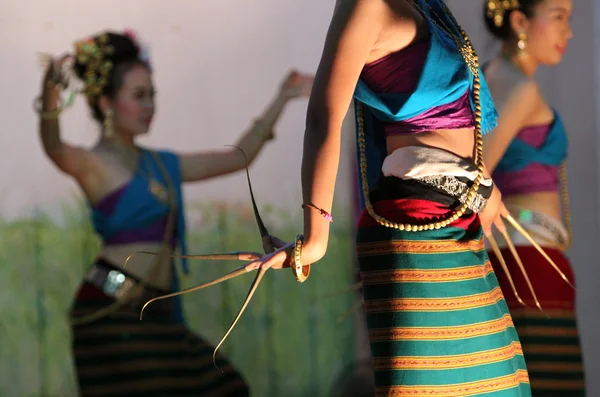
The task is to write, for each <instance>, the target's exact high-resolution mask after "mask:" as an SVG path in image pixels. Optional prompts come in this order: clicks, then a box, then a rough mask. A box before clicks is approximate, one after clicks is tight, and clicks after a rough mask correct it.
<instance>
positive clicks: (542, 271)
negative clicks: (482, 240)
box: [484, 0, 585, 397]
mask: <svg viewBox="0 0 600 397" xmlns="http://www.w3.org/2000/svg"><path fill="white" fill-rule="evenodd" d="M504 3H506V2H502V1H494V0H486V1H485V3H484V4H485V21H486V23H487V26H488V28H489V31H490V32H491V33H492V34H493V35H494V36H495V37H497V38H499V39H500V40H502V50H501V52H500V53H499V54H498V56H497V57H496V58H494V59H493V60H492V61H490V63H489V64H488V65H486V67H485V70H484V72H485V75H486V78H487V80H488V82H489V84H490V91H491V93H492V95H493V97H494V99H495V101H496V104H497V105H498V109H499V112H500V119H499V120H500V122H499V125H498V128H496V129H495V130H494V131H493V132H492V133H490V134H489V135H488V136H486V152H485V159H486V164H487V165H488V167H489V168H490V170H493V174H492V176H493V179H494V182H495V183H496V185H497V186H498V188H499V189H500V191H501V192H502V193H503V197H504V198H505V203H506V206H507V208H508V209H509V210H510V211H511V213H513V214H514V215H515V216H516V217H517V218H518V220H519V221H520V223H521V224H522V225H523V227H525V228H526V230H528V231H529V233H530V234H532V235H533V236H535V237H536V239H537V241H538V242H539V243H540V244H541V245H542V246H543V247H544V250H545V251H546V252H547V253H548V255H549V256H550V258H551V259H552V260H553V262H554V263H555V264H556V265H557V266H558V267H559V270H560V271H561V272H562V273H563V274H564V275H566V277H567V278H568V280H569V281H570V282H571V283H572V284H574V277H573V276H574V274H573V270H572V268H571V265H570V263H569V260H568V259H567V257H566V256H565V254H564V252H565V251H566V250H567V248H568V247H569V244H570V242H571V228H570V215H569V201H568V187H567V181H566V166H565V161H566V158H567V146H568V139H567V134H566V130H565V126H564V124H563V122H562V120H561V118H560V116H559V114H558V112H557V111H556V110H555V109H552V108H551V107H550V106H549V105H548V103H547V101H546V100H545V98H544V97H543V95H542V94H541V90H540V88H539V87H538V84H537V83H536V81H535V79H534V74H535V71H536V70H537V67H538V65H555V64H557V63H559V62H560V60H561V59H562V57H563V55H564V51H565V50H566V48H567V44H568V42H569V40H570V39H571V37H572V32H571V27H570V25H569V17H570V15H571V11H572V7H573V2H572V0H519V1H513V2H509V3H508V4H504ZM561 199H562V200H561ZM561 207H562V210H563V212H564V214H561ZM509 235H512V236H513V238H512V240H514V243H515V248H516V252H517V254H518V256H519V258H520V263H519V261H517V258H515V257H514V255H513V254H512V253H511V250H510V247H507V246H506V245H504V239H503V238H498V239H497V240H498V241H499V242H501V243H502V244H501V245H500V247H499V248H500V252H501V254H502V257H504V258H505V260H506V266H507V268H508V270H509V272H510V273H512V274H513V275H515V276H514V277H513V282H514V285H515V290H516V291H517V295H516V294H515V292H514V291H513V288H512V286H511V283H510V280H509V279H508V278H507V277H506V275H505V274H504V272H503V271H502V270H500V269H501V267H502V266H501V262H500V261H499V260H498V258H496V255H494V254H490V257H491V259H492V264H493V265H494V267H495V269H496V271H497V272H498V278H499V280H500V285H501V286H502V288H503V291H504V294H505V295H506V300H507V302H508V306H509V307H510V310H511V314H512V315H513V317H514V321H515V325H516V327H517V332H518V333H519V337H520V338H521V341H522V343H523V351H524V353H525V359H526V362H527V367H528V369H529V374H530V377H531V388H532V392H533V396H534V397H537V396H556V397H560V396H564V397H567V396H568V397H582V396H585V382H584V366H583V358H582V352H581V348H580V342H579V332H578V329H577V319H576V314H575V291H574V290H573V289H572V288H571V287H570V286H569V285H568V284H567V283H566V282H565V281H564V280H563V279H562V278H561V275H560V274H559V273H558V272H556V271H555V270H554V269H552V267H551V266H550V263H549V262H548V260H547V259H546V258H544V257H543V256H542V255H540V253H539V252H538V251H537V250H536V249H535V248H534V247H532V246H531V243H530V242H529V241H527V240H526V239H523V238H522V237H521V236H520V235H519V234H518V233H517V232H516V231H515V230H513V229H512V228H509ZM520 264H522V265H523V266H524V268H525V269H526V270H527V273H528V274H529V275H530V276H531V285H532V287H533V291H534V292H535V295H533V294H532V293H531V292H530V289H529V285H528V283H527V280H526V279H524V278H523V277H522V276H521V273H520V271H519V265H520ZM519 299H521V300H522V302H523V303H525V304H527V306H528V307H524V306H523V304H522V303H521V302H519ZM537 303H539V304H540V305H541V307H542V308H543V310H544V312H540V310H539V309H538V308H536V304H537Z"/></svg>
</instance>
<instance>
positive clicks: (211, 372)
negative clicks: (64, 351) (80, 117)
mask: <svg viewBox="0 0 600 397" xmlns="http://www.w3.org/2000/svg"><path fill="white" fill-rule="evenodd" d="M146 55H147V54H146V53H145V51H143V49H142V48H141V47H140V46H139V43H138V42H137V40H135V37H134V36H133V35H132V34H131V33H130V32H125V33H124V34H121V33H114V32H102V33H100V34H98V35H96V36H94V37H89V38H87V39H84V40H82V41H80V42H78V43H76V45H75V53H74V54H73V55H71V56H69V57H64V58H61V59H59V60H56V61H55V60H49V61H50V62H48V63H49V65H48V69H47V71H46V75H45V77H44V81H43V85H42V94H41V96H40V98H39V100H38V101H37V102H36V105H37V110H38V112H39V113H40V138H41V140H42V143H43V146H44V150H45V152H46V154H47V155H48V157H49V158H50V159H51V160H52V161H53V162H54V164H55V165H56V166H57V167H58V168H59V169H60V170H62V171H63V172H65V173H66V174H68V175H69V176H71V177H73V178H74V179H75V181H76V182H77V183H78V184H79V186H80V187H81V188H82V190H83V191H84V193H85V195H86V199H87V202H88V203H89V205H90V207H91V208H90V212H91V218H92V219H91V220H92V223H93V226H94V229H95V231H96V232H97V233H98V235H99V237H100V238H101V239H102V247H101V252H100V253H99V255H98V258H97V259H96V261H95V262H94V263H93V264H92V265H91V266H90V267H89V269H88V271H87V273H86V275H85V278H84V279H83V280H82V282H81V285H80V288H79V290H78V291H77V294H76V296H75V299H74V302H73V307H72V325H73V328H72V335H73V353H74V359H75V365H76V370H77V377H78V382H79V389H80V394H81V396H83V397H93V396H100V397H117V396H127V397H134V396H144V397H152V396H156V397H175V396H186V397H192V396H206V397H209V396H213V397H243V396H248V395H250V390H249V385H248V383H247V382H246V380H245V379H244V378H243V377H242V375H241V374H240V373H239V372H238V371H237V370H236V369H235V368H234V366H233V365H231V364H230V363H229V362H228V361H227V359H226V358H225V357H223V356H218V357H217V358H216V364H217V365H218V366H219V368H220V369H221V370H222V371H223V373H221V372H220V371H219V370H217V368H214V366H213V357H212V350H213V348H212V347H211V346H210V345H209V344H208V342H206V341H205V340H203V339H202V337H200V336H199V335H196V334H195V333H193V332H192V331H191V330H190V329H189V328H188V327H187V325H186V323H185V320H184V316H183V312H182V309H183V308H182V306H181V302H180V301H179V300H168V301H163V302H160V303H158V304H156V305H153V306H151V307H150V308H149V310H148V311H147V313H146V316H145V318H144V320H143V321H140V320H139V315H140V309H141V307H142V305H143V304H144V303H146V302H147V301H148V300H149V299H152V298H155V297H157V296H159V295H165V294H167V293H169V292H171V291H173V290H178V289H179V287H178V285H177V284H178V283H177V274H178V272H177V271H176V268H175V261H174V260H172V259H171V257H170V255H171V254H172V253H173V252H174V251H175V250H177V249H178V251H179V252H180V253H181V254H183V255H185V254H186V253H187V252H186V228H185V212H184V200H183V193H182V186H183V183H184V182H197V181H201V180H205V179H209V178H213V177H217V176H219V175H224V174H228V173H231V172H234V171H236V170H240V169H243V168H244V167H245V166H246V162H245V161H244V157H243V156H240V154H239V152H238V150H237V149H228V150H223V151H199V152H195V153H183V154H178V153H173V152H170V151H162V150H151V149H147V148H143V147H140V146H139V145H138V143H137V138H138V137H139V136H140V135H143V134H146V133H147V132H148V131H149V128H150V125H151V121H152V118H153V115H154V110H155V107H154V98H155V90H154V84H153V81H152V69H151V66H150V63H149V59H148V58H147V57H146ZM68 61H71V62H72V64H73V66H72V71H73V72H74V74H76V75H77V77H78V78H79V79H80V80H81V82H80V83H83V84H82V85H83V89H82V91H83V94H85V98H86V99H87V102H88V104H89V106H90V110H91V111H92V114H93V116H94V118H95V119H96V120H97V121H98V122H99V125H100V127H101V129H102V135H101V136H100V138H99V140H98V143H97V144H96V145H95V146H94V147H93V148H90V149H84V148H81V147H77V146H73V145H70V144H69V143H67V142H64V141H63V139H62V138H61V134H60V128H59V119H58V117H59V115H60V114H61V111H62V110H63V109H64V107H63V105H64V106H67V105H68V104H69V102H65V103H63V102H62V101H60V99H61V97H62V96H61V88H66V89H68V90H71V89H72V88H73V87H78V86H79V84H74V83H75V82H74V81H69V80H68V77H69V75H70V73H68V72H69V71H70V69H71V68H69V67H68V64H69V62H68ZM311 86H312V76H303V75H301V74H299V73H296V72H292V73H290V74H289V75H288V77H287V78H286V79H285V80H284V82H283V84H282V86H281V90H280V91H279V92H278V95H277V96H276V97H275V98H274V100H273V102H272V104H271V106H269V108H268V109H267V110H266V111H265V112H264V114H263V115H262V116H261V117H260V118H259V119H257V120H256V122H255V123H254V125H253V126H252V127H251V128H249V130H248V131H247V132H246V133H244V134H243V135H242V136H241V137H240V139H239V142H238V143H237V145H238V146H239V148H240V149H241V150H243V152H244V153H246V154H247V156H248V158H247V159H248V161H252V160H254V159H255V158H256V156H257V155H258V153H259V152H260V151H261V149H262V148H263V147H264V146H265V144H266V142H267V141H269V140H271V139H272V138H273V137H274V136H273V127H274V125H275V123H276V122H277V120H278V119H279V117H280V116H281V114H282V112H283V110H284V108H285V106H286V104H287V103H288V101H289V100H291V99H293V98H297V97H305V96H307V95H308V93H309V92H310V88H311ZM67 98H69V97H67ZM71 99H72V98H71ZM138 251H146V252H151V253H152V252H154V253H157V254H158V255H156V256H154V257H150V256H148V255H138V256H135V257H132V259H131V260H129V261H127V260H128V259H130V255H131V254H133V253H136V252H138ZM126 262H127V266H126V267H125V263H126ZM181 264H182V265H183V270H184V272H185V271H187V266H186V264H187V262H186V260H185V259H183V260H182V262H181Z"/></svg>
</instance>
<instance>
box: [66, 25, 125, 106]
mask: <svg viewBox="0 0 600 397" xmlns="http://www.w3.org/2000/svg"><path fill="white" fill-rule="evenodd" d="M108 43H109V39H108V35H107V34H101V35H99V36H98V37H97V38H95V39H94V38H88V39H85V40H82V41H79V42H77V43H75V60H76V61H77V63H79V64H82V65H85V72H84V76H83V80H84V82H85V83H84V84H85V86H84V88H83V90H82V92H83V93H84V94H85V95H86V96H87V99H88V102H90V103H93V102H94V101H96V100H97V99H98V97H100V96H101V95H102V92H103V90H104V87H105V86H106V84H107V83H108V77H109V75H110V72H111V70H112V68H113V63H112V62H111V61H110V60H106V59H105V58H106V57H107V56H111V55H113V54H114V52H115V49H114V47H113V46H111V45H109V44H108Z"/></svg>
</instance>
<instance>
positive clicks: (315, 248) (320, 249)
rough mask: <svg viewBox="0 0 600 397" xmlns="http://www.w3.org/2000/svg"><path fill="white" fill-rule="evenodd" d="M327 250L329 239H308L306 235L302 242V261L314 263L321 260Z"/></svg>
mask: <svg viewBox="0 0 600 397" xmlns="http://www.w3.org/2000/svg"><path fill="white" fill-rule="evenodd" d="M326 252H327V240H325V241H323V240H322V239H321V240H317V241H315V240H314V239H312V240H311V239H308V238H307V237H306V236H305V237H304V240H303V243H302V257H301V258H300V259H301V260H302V263H304V264H312V263H315V262H318V261H319V260H321V259H322V258H323V257H324V256H325V253H326Z"/></svg>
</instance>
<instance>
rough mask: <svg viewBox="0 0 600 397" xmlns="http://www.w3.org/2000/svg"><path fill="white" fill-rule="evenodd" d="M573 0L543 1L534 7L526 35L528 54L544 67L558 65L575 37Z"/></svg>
mask: <svg viewBox="0 0 600 397" xmlns="http://www.w3.org/2000/svg"><path fill="white" fill-rule="evenodd" d="M572 10H573V3H572V0H543V1H541V2H540V3H539V4H537V5H536V6H535V7H534V10H533V16H532V17H531V18H530V19H529V20H528V22H527V27H526V29H525V33H526V35H527V38H526V43H527V46H526V52H527V54H528V55H529V56H531V57H533V58H534V59H536V60H537V61H538V62H539V63H540V64H543V65H556V64H558V63H559V62H560V61H561V60H562V57H563V55H564V54H565V52H566V50H567V46H568V44H569V41H570V40H571V38H572V37H573V32H572V31H571V24H570V17H571V12H572Z"/></svg>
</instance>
